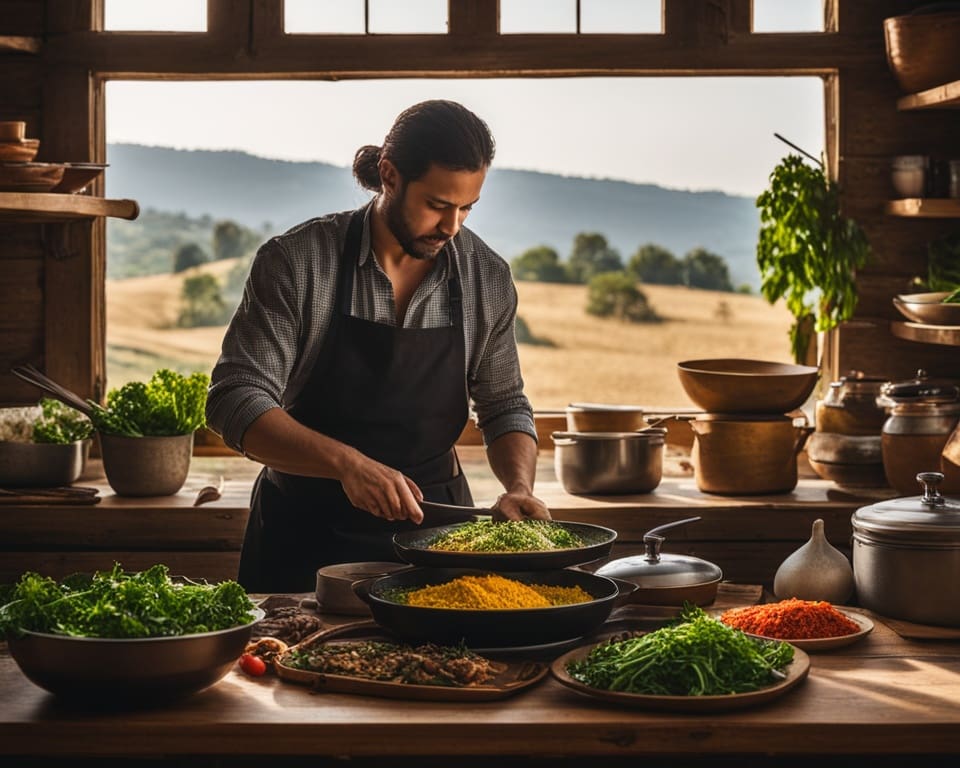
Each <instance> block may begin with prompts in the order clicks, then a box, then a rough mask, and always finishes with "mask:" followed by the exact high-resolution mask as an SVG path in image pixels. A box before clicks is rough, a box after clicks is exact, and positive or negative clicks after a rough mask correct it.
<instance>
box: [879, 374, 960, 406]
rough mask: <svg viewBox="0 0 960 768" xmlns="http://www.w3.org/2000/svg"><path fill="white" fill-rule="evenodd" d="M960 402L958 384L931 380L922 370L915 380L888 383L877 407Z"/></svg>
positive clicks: (883, 388)
mask: <svg viewBox="0 0 960 768" xmlns="http://www.w3.org/2000/svg"><path fill="white" fill-rule="evenodd" d="M957 402H960V387H957V385H956V384H954V383H952V382H949V381H944V380H939V379H931V378H930V377H929V376H927V372H926V371H925V370H923V369H922V368H921V369H920V370H918V371H917V375H916V377H915V378H913V379H908V380H906V381H888V382H887V383H886V384H884V385H883V386H881V387H880V395H879V396H878V397H877V405H879V406H882V407H884V408H892V407H894V406H897V405H902V404H911V403H913V404H921V405H945V404H952V403H957Z"/></svg>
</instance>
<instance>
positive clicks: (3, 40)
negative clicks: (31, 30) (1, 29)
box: [0, 35, 43, 53]
mask: <svg viewBox="0 0 960 768" xmlns="http://www.w3.org/2000/svg"><path fill="white" fill-rule="evenodd" d="M42 44H43V41H42V40H40V38H39V37H24V36H23V35H0V52H9V51H14V52H19V53H39V52H40V46H41V45H42Z"/></svg>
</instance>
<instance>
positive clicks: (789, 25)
mask: <svg viewBox="0 0 960 768" xmlns="http://www.w3.org/2000/svg"><path fill="white" fill-rule="evenodd" d="M753 31H754V32H823V0H753Z"/></svg>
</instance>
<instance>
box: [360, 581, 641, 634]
mask: <svg viewBox="0 0 960 768" xmlns="http://www.w3.org/2000/svg"><path fill="white" fill-rule="evenodd" d="M484 573H487V571H478V570H474V569H467V568H412V569H410V570H407V571H400V572H398V573H392V574H390V575H388V576H381V577H380V578H377V579H373V580H371V581H365V582H359V583H358V584H357V585H355V589H356V591H357V594H358V595H359V596H360V597H361V598H362V599H363V600H365V601H366V602H367V604H369V606H370V611H371V613H372V614H373V618H374V620H375V621H376V622H377V623H378V624H379V625H380V626H381V627H383V628H384V629H386V630H388V631H389V632H392V633H393V634H395V635H397V636H398V637H401V638H402V639H404V640H408V641H434V642H439V643H456V642H459V641H460V640H464V641H465V642H466V643H467V645H470V646H472V647H474V648H510V647H517V646H530V645H546V644H549V643H559V642H563V641H564V640H571V639H574V638H578V637H581V636H583V635H585V634H587V633H589V632H591V631H593V630H594V629H596V628H597V627H599V626H600V625H601V624H603V622H604V621H606V620H607V618H608V617H609V616H610V612H611V611H612V610H613V608H614V605H615V603H616V602H617V598H618V597H620V595H621V589H622V590H623V594H624V595H627V594H629V593H630V592H631V591H633V589H635V588H636V587H635V585H632V584H629V583H626V582H619V583H618V582H615V581H614V580H613V579H608V578H607V577H605V576H597V575H596V574H593V573H587V572H585V571H575V570H554V571H513V572H507V573H500V574H499V575H501V576H504V577H505V578H508V579H514V580H516V581H521V582H525V583H527V584H546V585H549V586H556V587H573V586H579V587H580V588H581V589H583V590H584V591H586V592H589V593H590V594H591V595H592V596H593V600H591V601H589V602H586V603H576V604H574V605H559V606H552V607H549V608H519V609H513V610H491V611H488V610H460V609H453V608H422V607H419V606H412V605H405V604H403V603H398V602H395V601H394V600H391V599H390V597H389V596H390V592H391V591H392V590H396V589H398V588H399V589H404V588H418V587H424V586H429V585H433V584H444V583H446V582H448V581H452V580H453V579H455V578H457V577H458V576H464V575H468V574H475V575H481V574H484Z"/></svg>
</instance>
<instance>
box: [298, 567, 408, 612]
mask: <svg viewBox="0 0 960 768" xmlns="http://www.w3.org/2000/svg"><path fill="white" fill-rule="evenodd" d="M409 569H410V566H409V565H404V564H403V563H387V562H361V563H336V564H335V565H325V566H324V567H323V568H320V569H318V570H317V589H316V593H315V594H316V599H317V607H318V608H319V610H321V611H323V612H324V613H337V614H346V615H348V616H369V615H370V607H369V606H368V605H367V604H366V603H365V602H364V601H363V600H361V599H360V598H359V597H358V596H357V594H356V592H355V591H354V588H353V587H354V585H355V584H357V583H358V582H362V581H370V580H372V579H376V578H379V577H380V576H387V575H389V574H391V573H396V572H397V571H402V570H409Z"/></svg>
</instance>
